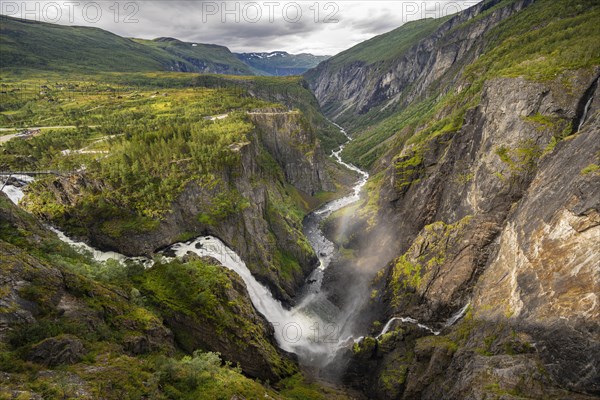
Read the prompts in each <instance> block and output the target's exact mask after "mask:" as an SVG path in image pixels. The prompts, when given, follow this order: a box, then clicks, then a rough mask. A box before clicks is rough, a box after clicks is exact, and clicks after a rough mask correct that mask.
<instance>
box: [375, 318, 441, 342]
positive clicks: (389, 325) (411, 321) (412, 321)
mask: <svg viewBox="0 0 600 400" xmlns="http://www.w3.org/2000/svg"><path fill="white" fill-rule="evenodd" d="M396 321H401V322H404V323H409V324H413V325H417V326H418V327H419V328H421V329H424V330H426V331H429V332H431V333H433V334H434V335H436V336H437V335H439V334H440V332H439V331H435V330H433V329H432V328H430V327H428V326H427V325H423V324H421V323H420V322H419V321H417V320H416V319H414V318H410V317H393V318H391V319H390V320H389V321H388V322H387V324H385V326H384V327H383V329H382V330H381V333H380V334H379V335H377V336H376V339H379V338H381V337H382V336H383V335H385V334H386V333H388V332H389V331H390V329H391V328H392V324H393V323H394V322H396Z"/></svg>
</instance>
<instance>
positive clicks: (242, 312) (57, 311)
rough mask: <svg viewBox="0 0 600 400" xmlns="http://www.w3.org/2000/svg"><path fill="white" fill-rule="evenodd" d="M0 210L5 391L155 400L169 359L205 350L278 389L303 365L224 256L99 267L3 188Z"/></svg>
mask: <svg viewBox="0 0 600 400" xmlns="http://www.w3.org/2000/svg"><path fill="white" fill-rule="evenodd" d="M0 206H1V207H0V251H1V252H2V266H1V268H0V284H1V291H0V366H1V368H2V371H3V372H2V375H1V377H0V381H1V382H2V385H1V389H0V393H1V394H2V395H3V396H4V395H9V396H13V395H14V396H17V395H19V393H20V392H19V390H21V391H22V390H24V389H28V392H29V393H30V395H31V396H32V397H31V398H36V399H37V398H42V397H37V396H39V393H44V396H45V397H48V396H50V397H52V398H54V397H53V396H58V395H57V394H56V393H55V392H54V391H55V390H56V389H55V384H58V385H59V386H60V385H62V390H64V392H63V393H64V396H67V397H71V398H98V396H105V397H106V398H115V397H114V396H115V395H116V393H121V395H122V393H126V394H127V396H129V397H127V398H134V397H136V396H140V397H145V396H151V397H152V396H155V395H158V394H159V391H160V390H159V389H158V388H157V387H156V384H157V383H158V382H155V380H153V378H152V374H154V372H153V371H158V370H160V362H161V360H163V361H164V360H166V357H172V356H174V355H175V354H176V353H177V352H185V353H188V354H192V353H193V352H194V351H197V350H200V351H205V352H207V351H217V352H220V353H221V355H222V357H223V358H224V359H225V360H227V361H229V362H232V363H239V365H240V367H241V371H243V372H244V373H245V374H247V375H248V376H250V377H253V378H260V379H263V380H270V381H272V382H275V381H277V380H279V379H281V378H282V377H285V376H288V375H290V374H292V373H293V372H294V371H295V370H296V367H295V364H294V361H293V359H292V358H290V357H289V355H287V354H283V353H282V352H280V351H279V350H278V348H277V345H276V344H275V339H274V336H273V331H272V327H271V326H270V325H269V324H268V323H267V322H266V321H265V320H264V318H263V317H262V316H261V315H259V314H258V313H257V311H256V310H255V309H254V307H253V306H252V303H251V302H250V299H249V297H248V293H247V292H246V289H245V287H244V284H243V282H242V281H241V279H240V278H239V276H237V275H236V274H235V273H232V272H231V271H228V270H226V269H225V268H224V267H221V266H220V265H218V263H217V262H216V261H215V260H210V259H203V260H200V259H197V258H192V257H188V258H186V259H185V260H183V261H182V262H172V263H169V264H158V265H156V266H155V268H153V269H151V270H144V269H143V268H141V269H140V268H137V267H136V266H135V265H130V266H127V267H125V266H123V265H112V266H111V265H100V264H97V263H95V262H94V261H92V260H91V259H90V258H88V257H87V256H85V255H81V254H79V253H77V252H75V251H74V250H72V249H71V248H70V247H69V246H68V245H66V244H65V243H63V242H61V241H60V240H59V239H58V238H57V237H56V235H55V234H54V233H53V232H51V231H49V230H47V228H46V227H44V226H43V225H41V224H40V223H39V222H37V221H36V220H35V219H34V218H32V216H31V215H29V214H27V213H25V212H24V211H22V210H19V209H18V208H17V207H15V206H14V205H13V204H12V203H11V202H10V200H8V198H6V196H5V195H4V194H3V193H0ZM178 282H179V283H178ZM181 283H183V285H184V286H180V284H181ZM141 357H143V358H144V359H146V360H147V364H146V366H142V364H143V363H142V362H141ZM154 363H156V365H153V364H154ZM156 373H157V374H158V372H156ZM196 373H201V370H198V371H197V372H196ZM229 374H231V373H229ZM228 376H229V377H230V378H231V375H228ZM124 377H126V378H125V379H123V378H124ZM156 377H157V378H158V375H156ZM240 378H241V376H240ZM228 379H229V378H228ZM142 380H145V381H146V384H142ZM29 381H35V382H37V383H38V384H34V385H27V384H25V383H26V382H29ZM57 382H58V383H57ZM171 384H172V382H171ZM107 385H108V386H107ZM153 392H154V394H152V393H153ZM25 394H26V393H23V394H22V395H23V396H25Z"/></svg>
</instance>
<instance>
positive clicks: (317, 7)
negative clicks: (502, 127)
mask: <svg viewBox="0 0 600 400" xmlns="http://www.w3.org/2000/svg"><path fill="white" fill-rule="evenodd" d="M478 2H479V0H471V1H401V0H389V1H353V0H342V1H314V0H311V1H268V0H267V1H230V0H229V1H115V0H111V1H76V0H71V1H25V2H24V1H5V0H2V1H0V6H1V7H0V12H1V13H2V14H4V15H12V16H15V17H20V18H26V19H36V20H41V21H45V22H51V23H60V24H65V25H85V26H95V27H99V28H102V29H106V30H108V31H111V32H114V33H116V34H119V35H121V36H127V37H138V38H145V39H153V38H156V37H161V36H170V37H175V38H177V39H181V40H184V41H188V42H198V43H215V44H221V45H224V46H227V47H229V48H230V49H231V50H232V51H235V52H248V51H274V50H284V51H287V52H290V53H313V54H319V55H324V54H329V55H333V54H336V53H338V52H340V51H342V50H345V49H347V48H349V47H351V46H353V45H355V44H357V43H360V42H362V41H364V40H366V39H369V38H371V37H373V36H375V35H378V34H381V33H384V32H387V31H390V30H392V29H394V28H397V27H398V26H400V25H402V24H404V23H405V22H407V21H411V20H416V19H422V18H429V17H440V16H444V15H448V14H454V13H456V12H457V11H459V10H463V9H466V8H468V7H470V6H472V5H474V4H476V3H478Z"/></svg>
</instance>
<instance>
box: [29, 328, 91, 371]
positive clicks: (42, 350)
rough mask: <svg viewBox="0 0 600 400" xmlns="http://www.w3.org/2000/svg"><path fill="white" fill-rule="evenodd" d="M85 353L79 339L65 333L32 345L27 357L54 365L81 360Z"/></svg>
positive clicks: (39, 362)
mask: <svg viewBox="0 0 600 400" xmlns="http://www.w3.org/2000/svg"><path fill="white" fill-rule="evenodd" d="M85 353H86V351H85V348H84V347H83V343H81V340H79V339H78V338H76V337H72V336H69V335H65V336H62V337H55V338H50V339H45V340H43V341H41V342H40V343H38V344H36V345H34V346H33V347H32V348H31V351H30V352H29V354H28V355H27V359H28V360H30V361H33V362H35V363H38V364H43V365H46V366H48V367H56V366H57V365H61V364H75V363H77V362H79V361H81V359H82V358H83V356H84V355H85Z"/></svg>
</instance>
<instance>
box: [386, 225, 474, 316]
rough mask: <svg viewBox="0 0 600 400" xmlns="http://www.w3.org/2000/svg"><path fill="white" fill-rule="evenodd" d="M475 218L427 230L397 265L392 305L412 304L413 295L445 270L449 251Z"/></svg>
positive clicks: (426, 227) (393, 271)
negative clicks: (441, 270)
mask: <svg viewBox="0 0 600 400" xmlns="http://www.w3.org/2000/svg"><path fill="white" fill-rule="evenodd" d="M471 220H472V217H470V216H467V217H464V218H463V219H461V220H460V221H457V222H456V223H454V224H446V223H445V222H443V221H436V222H434V223H433V224H430V225H427V226H425V228H424V229H423V230H422V231H421V233H420V234H419V236H417V238H416V239H415V240H414V242H413V244H412V245H411V247H410V249H408V251H407V252H406V253H404V254H403V255H401V256H400V257H398V258H396V260H395V261H394V266H393V268H392V275H391V279H390V284H389V289H390V290H391V296H392V305H393V306H394V307H400V306H401V305H402V304H403V302H407V301H408V302H410V301H411V300H412V299H413V296H412V294H413V293H415V292H417V291H419V290H420V289H421V288H422V286H423V283H424V282H425V283H427V282H429V280H430V276H431V275H433V274H436V273H437V270H438V269H439V268H442V267H443V266H444V263H445V262H446V258H447V252H448V248H451V247H452V245H453V243H455V242H456V241H458V240H461V237H462V235H463V233H464V232H465V230H466V229H467V227H468V226H469V224H470V223H471Z"/></svg>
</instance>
